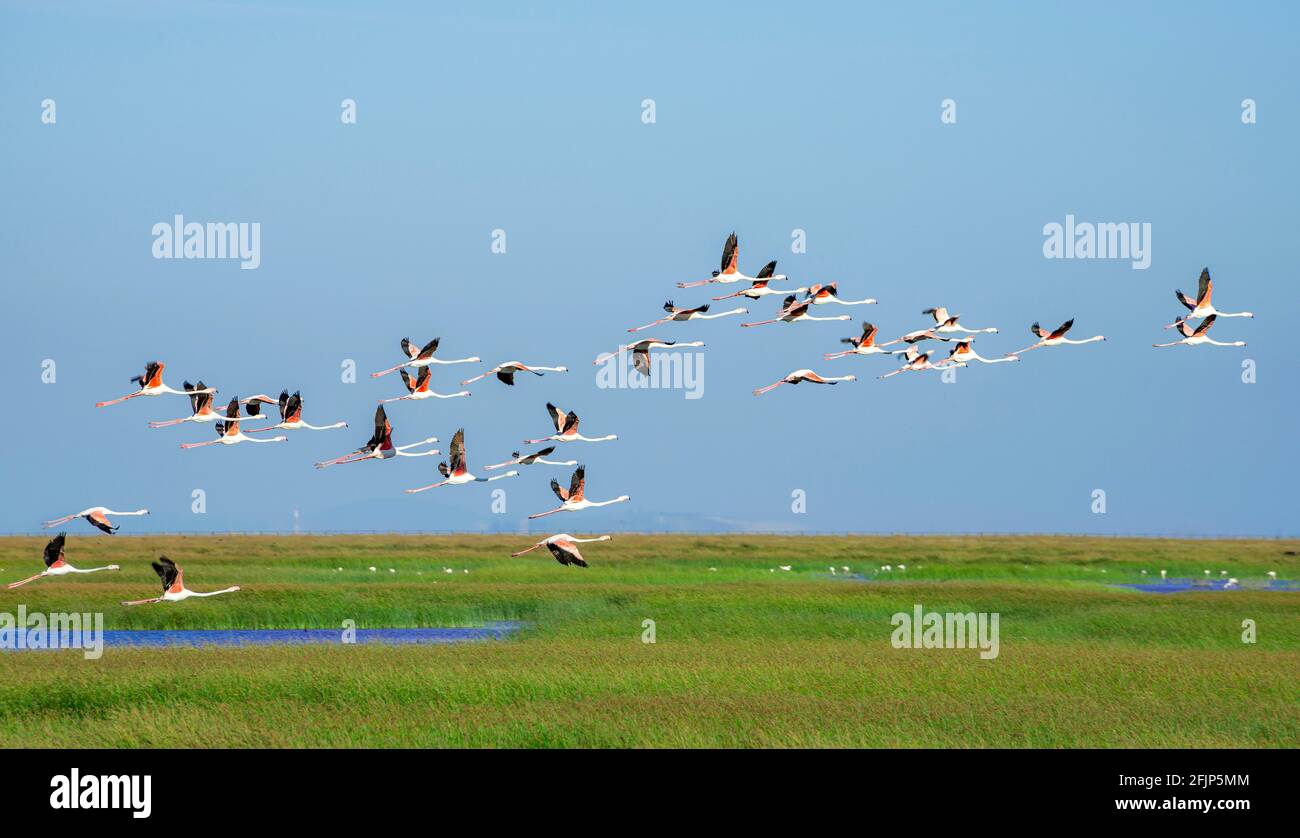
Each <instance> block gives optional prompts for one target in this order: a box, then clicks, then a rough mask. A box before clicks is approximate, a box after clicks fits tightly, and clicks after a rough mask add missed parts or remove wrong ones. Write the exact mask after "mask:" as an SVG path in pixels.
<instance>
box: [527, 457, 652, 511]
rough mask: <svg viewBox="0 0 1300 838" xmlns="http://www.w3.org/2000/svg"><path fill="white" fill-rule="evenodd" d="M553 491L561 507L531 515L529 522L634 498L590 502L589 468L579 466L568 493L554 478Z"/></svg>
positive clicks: (570, 482)
mask: <svg viewBox="0 0 1300 838" xmlns="http://www.w3.org/2000/svg"><path fill="white" fill-rule="evenodd" d="M551 491H552V492H554V493H555V496H556V497H558V498H559V499H560V505H559V506H557V507H556V508H554V509H549V510H547V511H546V512H538V513H535V514H533V515H529V516H528V518H529V520H531V519H533V518H545V517H546V516H547V515H554V514H555V513H557V512H577V511H579V510H582V509H591V508H592V507H596V506H609V505H610V504H614V503H623V502H624V501H629V500H631V499H632V498H631V497H630V496H629V495H619V496H618V497H616V498H614V499H613V500H602V501H590V500H587V497H586V492H587V467H586V466H578V468H577V470H576V471H574V472H573V477H572V479H570V481H569V490H568V491H567V492H566V491H565V490H564V487H563V486H561V485H560V483H559V481H558V480H555V479H554V478H552V480H551Z"/></svg>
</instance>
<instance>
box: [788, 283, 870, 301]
mask: <svg viewBox="0 0 1300 838" xmlns="http://www.w3.org/2000/svg"><path fill="white" fill-rule="evenodd" d="M839 285H840V284H839V283H838V282H831V283H828V284H826V285H814V286H812V287H811V288H809V289H808V294H807V295H806V296H805V297H804V299H806V300H812V304H813V305H815V306H824V305H827V304H829V303H836V304H838V305H842V306H873V305H875V304H876V298H875V297H868V298H867V299H865V300H841V299H840V290H839Z"/></svg>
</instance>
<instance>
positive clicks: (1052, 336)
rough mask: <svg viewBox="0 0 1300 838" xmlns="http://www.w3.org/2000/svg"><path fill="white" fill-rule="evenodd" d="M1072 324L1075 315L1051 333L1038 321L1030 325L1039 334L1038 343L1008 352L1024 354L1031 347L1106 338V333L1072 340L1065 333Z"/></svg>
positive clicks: (1030, 329) (1081, 342)
mask: <svg viewBox="0 0 1300 838" xmlns="http://www.w3.org/2000/svg"><path fill="white" fill-rule="evenodd" d="M1072 326H1074V318H1073V317H1071V318H1070V319H1069V320H1067V321H1065V322H1064V323H1062V324H1061V325H1059V326H1057V327H1056V331H1054V332H1050V333H1049V332H1048V331H1047V330H1046V329H1044V328H1043V327H1042V326H1039V325H1038V324H1037V323H1035V324H1034V325H1032V326H1030V327H1029V331H1031V332H1033V333H1034V334H1035V335H1037V336H1038V343H1035V344H1034V345H1033V346H1026V347H1025V348H1024V349H1018V350H1016V351H1015V352H1008V353H1007V354H1008V355H1022V354H1024V353H1025V352H1028V351H1029V350H1031V349H1039V348H1041V347H1044V346H1061V345H1062V344H1069V345H1072V346H1077V345H1079V344H1084V343H1094V342H1096V341H1099V340H1105V339H1106V337H1105V336H1104V335H1093V336H1092V337H1090V338H1084V339H1083V340H1070V339H1069V338H1067V337H1066V336H1065V333H1066V332H1068V331H1070V328H1071V327H1072Z"/></svg>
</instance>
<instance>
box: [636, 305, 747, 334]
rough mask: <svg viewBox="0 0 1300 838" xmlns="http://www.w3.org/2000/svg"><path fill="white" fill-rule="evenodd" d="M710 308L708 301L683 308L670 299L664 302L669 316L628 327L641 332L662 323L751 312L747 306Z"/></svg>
mask: <svg viewBox="0 0 1300 838" xmlns="http://www.w3.org/2000/svg"><path fill="white" fill-rule="evenodd" d="M708 310H709V304H708V303H705V304H704V305H702V306H696V307H695V308H681V307H680V306H675V305H673V301H672V300H669V301H668V302H666V303H664V311H666V312H668V316H667V317H660V318H659V319H658V320H656V321H654V322H653V323H647V324H645V325H644V326H636V327H635V328H632V329H628V331H629V332H640V331H644V330H645V329H653V328H654V327H655V326H658V325H659V324H660V323H671V322H677V323H684V322H685V321H687V320H717V319H718V318H719V317H730V316H731V315H733V314H749V309H747V308H733V309H731V310H730V311H720V312H718V313H717V314H707V313H706V312H707V311H708Z"/></svg>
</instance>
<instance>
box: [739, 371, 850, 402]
mask: <svg viewBox="0 0 1300 838" xmlns="http://www.w3.org/2000/svg"><path fill="white" fill-rule="evenodd" d="M857 380H858V377H857V376H856V375H837V376H821V375H818V374H817V373H815V372H813V371H812V370H795V371H794V372H792V373H790V374H789V375H787V376H786V377H785V378H783V379H781V380H780V381H778V382H776V383H775V384H769V385H767V386H766V387H759V388H758V389H757V390H755V391H754V395H755V396H761V395H763V394H764V393H766V392H768V391H769V390H775V389H776V388H777V387H780V386H781V385H782V384H799V383H801V382H804V381H807V382H808V383H809V384H839V383H840V382H841V381H857Z"/></svg>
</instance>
